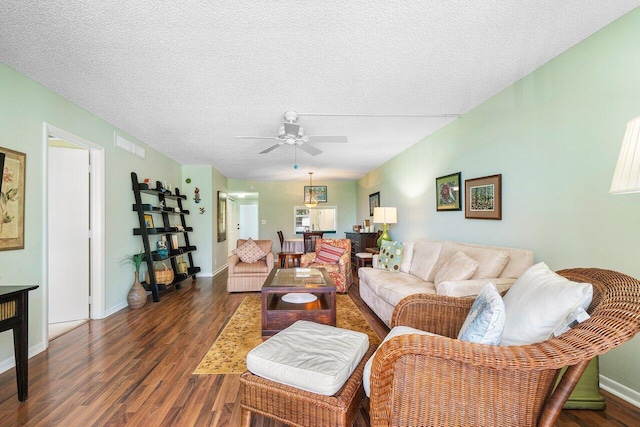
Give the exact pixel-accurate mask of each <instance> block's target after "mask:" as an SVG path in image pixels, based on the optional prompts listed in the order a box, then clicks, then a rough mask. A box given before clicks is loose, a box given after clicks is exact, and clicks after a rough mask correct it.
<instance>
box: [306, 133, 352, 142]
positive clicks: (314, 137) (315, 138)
mask: <svg viewBox="0 0 640 427" xmlns="http://www.w3.org/2000/svg"><path fill="white" fill-rule="evenodd" d="M307 138H309V142H314V143H320V142H349V141H347V137H346V136H330V135H307Z"/></svg>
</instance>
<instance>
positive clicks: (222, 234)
mask: <svg viewBox="0 0 640 427" xmlns="http://www.w3.org/2000/svg"><path fill="white" fill-rule="evenodd" d="M226 240H227V193H224V192H222V191H218V242H224V241H226Z"/></svg>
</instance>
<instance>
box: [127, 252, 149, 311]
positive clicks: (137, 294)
mask: <svg viewBox="0 0 640 427" xmlns="http://www.w3.org/2000/svg"><path fill="white" fill-rule="evenodd" d="M128 259H129V260H130V261H131V262H132V263H133V265H134V266H135V267H136V272H135V276H134V280H133V285H132V286H131V289H130V290H129V293H128V294H127V304H128V305H129V307H130V308H132V309H136V308H140V307H142V306H143V305H145V303H146V302H147V291H146V289H145V288H144V287H143V286H142V284H141V283H140V265H142V261H143V260H144V252H139V253H137V254H134V255H129V257H128Z"/></svg>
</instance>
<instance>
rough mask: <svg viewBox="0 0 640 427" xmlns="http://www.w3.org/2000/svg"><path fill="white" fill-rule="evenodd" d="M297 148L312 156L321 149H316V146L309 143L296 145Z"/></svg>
mask: <svg viewBox="0 0 640 427" xmlns="http://www.w3.org/2000/svg"><path fill="white" fill-rule="evenodd" d="M298 148H299V149H301V150H302V151H304V152H306V153H308V154H311V155H312V156H317V155H318V154H320V153H322V150H320V149H318V148H316V147H314V146H312V145H309V144H301V145H298Z"/></svg>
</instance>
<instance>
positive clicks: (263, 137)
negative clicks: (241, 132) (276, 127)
mask: <svg viewBox="0 0 640 427" xmlns="http://www.w3.org/2000/svg"><path fill="white" fill-rule="evenodd" d="M234 138H238V139H280V138H278V137H276V136H234Z"/></svg>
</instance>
